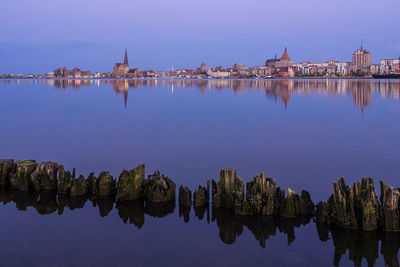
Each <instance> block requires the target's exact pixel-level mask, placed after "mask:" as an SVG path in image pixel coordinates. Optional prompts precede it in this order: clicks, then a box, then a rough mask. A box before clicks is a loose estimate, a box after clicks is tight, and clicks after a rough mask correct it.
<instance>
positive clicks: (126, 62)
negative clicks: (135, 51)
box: [124, 48, 129, 64]
mask: <svg viewBox="0 0 400 267" xmlns="http://www.w3.org/2000/svg"><path fill="white" fill-rule="evenodd" d="M124 64H129V63H128V50H127V49H126V48H125V58H124Z"/></svg>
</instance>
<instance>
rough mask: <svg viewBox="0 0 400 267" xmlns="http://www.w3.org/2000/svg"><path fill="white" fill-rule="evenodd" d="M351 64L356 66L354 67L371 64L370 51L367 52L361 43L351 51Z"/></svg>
mask: <svg viewBox="0 0 400 267" xmlns="http://www.w3.org/2000/svg"><path fill="white" fill-rule="evenodd" d="M352 64H353V66H356V67H363V66H371V65H372V58H371V53H370V52H368V51H367V50H365V49H364V48H363V45H362V44H361V47H360V48H359V49H357V50H356V51H355V52H354V53H353V61H352Z"/></svg>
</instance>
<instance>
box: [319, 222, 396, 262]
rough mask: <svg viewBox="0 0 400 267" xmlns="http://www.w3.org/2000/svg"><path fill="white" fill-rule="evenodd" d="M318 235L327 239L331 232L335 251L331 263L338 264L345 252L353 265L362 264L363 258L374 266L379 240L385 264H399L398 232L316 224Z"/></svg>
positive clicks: (322, 238) (323, 239) (324, 239)
mask: <svg viewBox="0 0 400 267" xmlns="http://www.w3.org/2000/svg"><path fill="white" fill-rule="evenodd" d="M316 226H317V231H318V236H319V238H320V240H321V241H323V242H326V241H327V240H329V232H330V233H331V236H332V240H333V245H334V247H335V251H334V254H333V264H334V265H335V266H339V265H340V260H341V258H342V257H343V256H344V255H345V254H346V253H347V251H348V254H349V259H350V260H351V261H353V263H354V265H355V266H362V262H363V259H365V260H366V261H367V263H368V266H374V265H375V263H376V260H377V259H378V258H379V242H381V251H380V252H381V255H382V256H383V259H384V262H385V265H386V266H399V261H398V252H399V248H400V233H394V232H384V233H381V232H377V231H371V232H362V231H358V232H355V231H349V230H346V229H341V228H337V227H331V229H329V227H328V226H327V225H320V224H317V225H316Z"/></svg>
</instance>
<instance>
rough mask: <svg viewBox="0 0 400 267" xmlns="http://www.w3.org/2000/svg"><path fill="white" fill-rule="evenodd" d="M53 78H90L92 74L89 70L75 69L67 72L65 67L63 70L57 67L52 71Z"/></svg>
mask: <svg viewBox="0 0 400 267" xmlns="http://www.w3.org/2000/svg"><path fill="white" fill-rule="evenodd" d="M54 77H57V78H74V79H80V78H91V77H92V74H91V72H90V71H89V70H81V68H79V67H75V68H73V69H72V70H68V69H67V68H66V67H65V66H64V67H63V68H60V67H58V68H57V69H56V70H55V71H54Z"/></svg>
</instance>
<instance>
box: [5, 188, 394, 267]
mask: <svg viewBox="0 0 400 267" xmlns="http://www.w3.org/2000/svg"><path fill="white" fill-rule="evenodd" d="M88 201H89V202H92V203H91V206H92V207H94V208H98V210H99V215H100V216H101V217H107V216H109V215H110V213H111V211H112V210H113V208H114V205H115V208H116V210H117V214H118V216H119V218H120V219H121V220H122V222H123V223H125V224H132V225H133V226H135V227H136V228H137V229H141V228H142V227H143V225H144V224H145V219H146V216H145V215H148V216H151V217H154V218H163V217H166V216H169V215H171V214H173V213H174V211H175V202H168V203H144V201H143V200H138V201H137V200H133V201H123V202H115V198H114V197H106V198H92V197H91V196H88V197H67V196H63V195H56V194H55V193H49V192H42V193H35V192H21V191H14V190H9V189H4V188H1V189H0V202H2V203H3V204H9V203H12V202H13V203H15V205H16V208H17V209H18V210H19V211H27V210H28V208H29V207H32V208H34V210H36V212H37V213H38V214H40V215H47V214H52V213H55V212H57V213H58V214H59V215H62V214H63V213H64V211H65V209H66V208H68V209H69V210H71V211H72V210H76V209H82V208H84V207H85V205H86V202H88ZM190 214H191V208H190V207H182V206H181V207H179V217H182V218H183V220H184V222H185V223H190ZM194 214H195V219H192V220H198V221H204V222H207V223H210V215H209V206H203V207H196V208H194ZM212 222H215V224H216V226H217V227H218V230H219V238H220V240H221V241H222V242H223V243H225V244H234V243H235V242H236V241H237V239H238V238H239V237H240V236H241V235H242V234H243V229H244V227H247V229H248V230H250V232H251V233H252V234H253V235H254V238H255V239H256V240H257V241H258V243H259V244H260V246H261V247H262V248H267V247H268V244H267V240H268V239H270V238H272V237H274V236H276V235H277V234H279V233H281V234H284V235H286V236H287V243H288V245H290V244H291V243H292V242H294V241H295V239H296V236H295V231H296V229H297V228H300V227H302V226H304V225H307V224H309V223H311V217H298V218H284V217H279V216H278V217H277V216H237V215H235V214H234V212H233V210H229V209H217V208H212ZM316 230H317V233H318V236H319V239H320V241H321V242H329V241H330V240H332V241H331V242H332V243H333V247H334V251H333V256H332V257H333V259H332V263H333V264H334V265H335V266H339V265H340V262H341V260H342V258H343V257H344V256H345V255H346V253H347V252H348V255H349V259H350V260H351V261H352V262H353V263H354V265H355V266H361V265H362V262H363V260H364V259H365V260H366V262H367V263H368V266H373V265H375V263H376V261H377V259H378V258H379V255H382V257H383V259H384V262H385V264H386V265H387V266H399V261H398V252H399V248H400V233H392V232H385V233H380V232H352V231H348V230H344V229H340V228H336V227H329V226H327V225H321V224H316ZM379 243H380V244H381V245H380V250H379Z"/></svg>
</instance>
